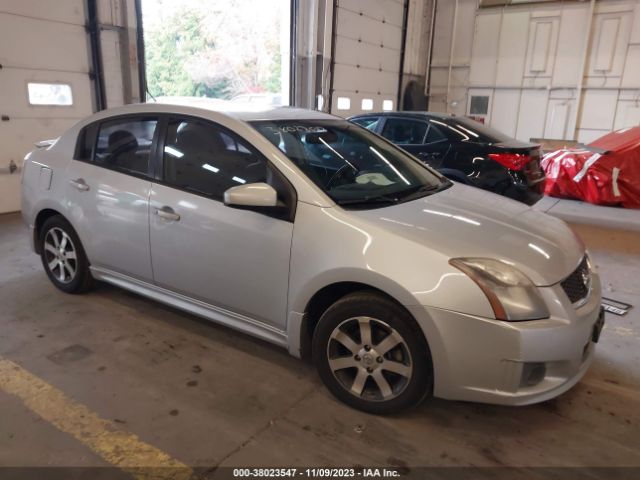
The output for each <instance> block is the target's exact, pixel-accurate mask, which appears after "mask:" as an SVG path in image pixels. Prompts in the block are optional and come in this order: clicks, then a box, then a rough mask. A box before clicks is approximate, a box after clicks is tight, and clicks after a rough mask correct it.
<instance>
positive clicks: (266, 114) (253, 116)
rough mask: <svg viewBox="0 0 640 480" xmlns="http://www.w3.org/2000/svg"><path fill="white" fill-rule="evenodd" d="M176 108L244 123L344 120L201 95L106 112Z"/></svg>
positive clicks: (161, 100)
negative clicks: (206, 113)
mask: <svg viewBox="0 0 640 480" xmlns="http://www.w3.org/2000/svg"><path fill="white" fill-rule="evenodd" d="M172 107H180V108H179V111H177V110H176V112H175V113H184V112H185V108H186V109H188V110H191V109H192V110H193V113H194V114H197V113H198V111H202V110H205V111H209V112H216V113H217V114H221V115H225V116H228V117H231V118H234V119H236V120H241V121H244V122H252V121H259V120H344V119H343V118H341V117H336V116H333V115H329V114H328V113H324V112H319V111H316V110H308V109H304V108H295V107H283V106H273V105H255V104H251V103H245V102H231V101H228V100H218V99H213V98H198V97H159V98H158V99H156V101H155V102H148V103H135V104H129V105H126V106H124V107H116V108H113V109H109V110H107V111H106V112H105V113H106V114H107V115H109V114H111V115H117V114H120V113H148V112H166V113H172V111H173V109H172Z"/></svg>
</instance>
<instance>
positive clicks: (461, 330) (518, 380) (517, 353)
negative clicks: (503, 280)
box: [410, 276, 602, 405]
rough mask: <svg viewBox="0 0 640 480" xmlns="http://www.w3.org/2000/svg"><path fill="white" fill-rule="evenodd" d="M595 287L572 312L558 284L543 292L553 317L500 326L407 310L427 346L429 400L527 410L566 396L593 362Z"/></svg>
mask: <svg viewBox="0 0 640 480" xmlns="http://www.w3.org/2000/svg"><path fill="white" fill-rule="evenodd" d="M596 277H597V276H596ZM594 285H595V286H594V290H593V291H592V293H591V297H590V299H589V301H588V302H587V303H586V304H585V305H584V306H582V307H580V308H579V309H577V310H576V309H574V308H573V306H572V305H571V304H570V303H569V300H568V299H567V298H566V295H565V294H564V292H563V291H562V289H561V287H560V286H559V285H556V286H552V287H545V288H541V290H542V291H543V295H544V296H545V299H546V300H547V304H548V305H549V309H550V311H551V317H550V318H548V319H545V320H534V321H526V322H504V321H498V320H492V319H487V318H483V317H476V316H472V315H465V314H461V313H457V312H452V311H448V310H440V309H435V308H429V307H411V308H410V309H411V310H412V312H413V313H414V315H416V318H418V319H419V323H420V324H421V326H422V328H423V330H424V332H425V335H426V336H427V339H428V341H429V346H430V348H431V354H432V357H433V363H434V395H435V396H437V397H441V398H447V399H452V400H465V401H474V402H484V403H494V404H502V405H527V404H531V403H537V402H542V401H545V400H548V399H550V398H553V397H556V396H557V395H560V394H561V393H564V392H565V391H567V390H569V389H570V388H571V387H573V386H574V385H575V384H576V383H577V382H578V381H579V380H580V379H581V378H582V377H583V376H584V374H585V373H586V372H587V370H588V368H589V365H590V364H591V361H592V360H593V356H594V351H595V344H594V343H593V341H592V335H593V331H594V325H595V324H596V322H597V321H598V319H599V318H601V315H602V314H601V306H600V298H601V297H600V284H599V280H598V279H597V278H594ZM420 319H422V320H420Z"/></svg>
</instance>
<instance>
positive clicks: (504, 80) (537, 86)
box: [430, 0, 640, 142]
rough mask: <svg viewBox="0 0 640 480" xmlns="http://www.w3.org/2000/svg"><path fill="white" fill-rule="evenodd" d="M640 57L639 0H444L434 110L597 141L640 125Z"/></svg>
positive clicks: (531, 133)
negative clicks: (487, 3) (490, 0)
mask: <svg viewBox="0 0 640 480" xmlns="http://www.w3.org/2000/svg"><path fill="white" fill-rule="evenodd" d="M452 32H454V33H453V34H452ZM638 65H640V1H638V0H602V1H598V2H596V3H595V5H592V4H591V3H590V2H570V1H565V2H547V3H545V4H530V5H509V6H504V7H494V8H478V2H477V1H476V0H457V1H448V2H443V1H439V2H438V5H437V12H436V28H435V36H434V57H433V62H432V66H431V80H432V81H431V94H432V95H431V98H430V109H431V110H434V111H441V112H450V113H457V114H467V115H471V116H475V117H477V118H478V119H480V120H482V121H485V122H486V123H488V124H490V125H492V126H495V127H496V128H499V129H500V130H503V131H504V132H506V133H508V134H510V135H512V136H515V137H517V138H519V139H523V140H528V139H530V138H553V139H569V140H572V139H576V140H578V141H581V142H588V141H590V140H592V139H594V138H597V137H599V136H601V135H602V134H603V133H605V132H608V131H611V130H613V129H618V128H623V127H627V126H632V125H638V124H640V106H639V103H638V102H639V100H640V68H638V67H637V66H638ZM474 97H478V98H474Z"/></svg>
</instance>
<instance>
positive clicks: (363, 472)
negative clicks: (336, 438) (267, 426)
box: [233, 467, 401, 478]
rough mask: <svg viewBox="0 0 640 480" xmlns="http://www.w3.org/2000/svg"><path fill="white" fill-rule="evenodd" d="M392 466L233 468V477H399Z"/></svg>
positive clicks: (398, 472) (399, 473) (397, 471)
mask: <svg viewBox="0 0 640 480" xmlns="http://www.w3.org/2000/svg"><path fill="white" fill-rule="evenodd" d="M400 476H401V472H400V471H399V470H397V469H393V468H376V467H373V468H234V469H233V477H234V478H278V477H281V478H282V477H284V478H399V477H400Z"/></svg>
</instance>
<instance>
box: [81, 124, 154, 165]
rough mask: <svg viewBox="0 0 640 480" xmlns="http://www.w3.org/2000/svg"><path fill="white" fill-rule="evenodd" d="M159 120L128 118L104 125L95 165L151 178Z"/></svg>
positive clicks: (95, 156)
mask: <svg viewBox="0 0 640 480" xmlns="http://www.w3.org/2000/svg"><path fill="white" fill-rule="evenodd" d="M157 125H158V119H157V118H154V117H141V118H134V119H132V118H126V119H118V120H111V121H107V122H103V123H101V124H100V130H99V132H98V141H97V143H96V148H95V155H94V159H93V160H94V162H95V163H96V164H98V165H102V166H104V167H107V168H111V169H114V170H119V171H121V172H124V173H130V174H134V175H149V174H150V171H149V163H150V162H149V161H150V159H151V147H152V145H153V138H154V135H155V131H156V127H157Z"/></svg>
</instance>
